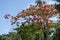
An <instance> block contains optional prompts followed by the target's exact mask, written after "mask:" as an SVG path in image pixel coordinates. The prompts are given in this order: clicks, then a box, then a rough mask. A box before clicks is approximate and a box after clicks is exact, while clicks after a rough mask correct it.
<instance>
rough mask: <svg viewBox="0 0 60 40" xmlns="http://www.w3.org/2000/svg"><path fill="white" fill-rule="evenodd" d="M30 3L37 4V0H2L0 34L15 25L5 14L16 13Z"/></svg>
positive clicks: (10, 29)
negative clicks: (5, 17) (6, 18)
mask: <svg viewBox="0 0 60 40" xmlns="http://www.w3.org/2000/svg"><path fill="white" fill-rule="evenodd" d="M46 2H47V3H54V2H52V1H51V0H46ZM30 4H32V5H33V4H35V0H0V34H6V33H8V32H9V31H12V28H14V27H15V26H12V25H11V24H10V20H5V19H4V17H3V16H4V15H5V14H7V13H9V14H11V15H16V14H17V13H19V12H20V11H21V10H24V9H26V8H27V7H29V5H30Z"/></svg>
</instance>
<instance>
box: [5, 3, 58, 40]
mask: <svg viewBox="0 0 60 40" xmlns="http://www.w3.org/2000/svg"><path fill="white" fill-rule="evenodd" d="M58 13H59V12H58V10H56V9H55V7H54V5H53V4H46V3H45V2H39V4H38V5H36V6H35V5H30V7H29V8H27V9H26V10H23V11H21V12H20V13H18V14H17V15H16V16H11V15H10V14H6V15H5V16H4V17H5V18H6V19H7V18H9V17H11V19H12V21H11V22H12V24H15V23H18V22H19V21H18V20H21V18H23V19H24V20H25V21H24V22H23V23H21V24H22V26H24V25H26V24H27V25H28V26H27V27H26V26H25V27H24V28H25V29H24V28H22V29H21V31H22V32H23V34H24V33H26V32H27V30H32V31H33V32H35V31H36V30H41V31H42V30H43V33H44V40H46V39H45V38H46V30H48V29H49V28H51V27H53V26H52V24H51V23H52V22H53V21H52V20H49V18H50V17H52V16H53V15H55V14H58ZM35 24H37V25H38V26H36V25H35ZM55 26H57V24H55ZM34 27H37V29H36V28H35V30H34ZM29 28H30V29H29ZM18 29H19V28H18ZM18 29H17V30H18ZM19 30H20V29H19ZM23 30H24V31H23ZM25 31H26V32H25ZM19 32H20V31H19ZM33 32H32V33H33ZM28 33H31V32H30V31H29V32H27V34H28ZM23 34H22V35H23ZM23 36H24V35H23ZM23 36H22V37H23ZM25 36H27V35H25ZM30 36H31V35H30ZM23 40H24V39H23ZM25 40H26V39H25ZM42 40H43V39H42Z"/></svg>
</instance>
